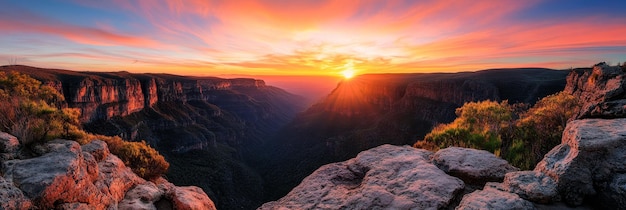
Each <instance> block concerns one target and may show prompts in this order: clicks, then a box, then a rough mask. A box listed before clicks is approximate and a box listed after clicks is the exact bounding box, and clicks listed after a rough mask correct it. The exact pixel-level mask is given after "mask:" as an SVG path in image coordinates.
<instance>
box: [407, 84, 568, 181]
mask: <svg viewBox="0 0 626 210" xmlns="http://www.w3.org/2000/svg"><path fill="white" fill-rule="evenodd" d="M524 107H526V106H524V105H523V104H514V105H509V104H508V103H507V102H506V101H503V102H501V103H497V102H493V101H483V102H469V103H465V104H464V105H463V106H462V107H461V108H459V109H457V116H458V117H457V119H455V120H454V122H452V123H449V124H442V125H438V126H436V127H435V128H434V129H433V130H432V131H431V132H430V133H428V134H426V136H425V137H424V140H423V141H418V142H417V143H415V145H414V147H417V148H424V149H431V150H437V149H439V148H446V147H449V146H459V147H468V148H475V149H483V150H487V151H490V152H494V154H496V155H497V156H501V157H502V158H504V159H506V160H507V161H509V163H511V164H512V165H514V166H516V167H519V168H521V169H531V168H532V167H534V165H535V164H537V162H539V160H541V158H543V156H544V155H545V154H546V153H547V152H548V151H550V150H551V149H552V148H553V147H555V146H556V145H558V144H559V143H560V142H561V135H562V133H563V130H564V129H565V126H566V124H567V122H568V121H569V120H571V119H572V118H573V117H574V115H575V114H576V113H578V111H579V109H580V105H579V103H578V100H577V99H576V98H575V97H574V96H572V95H569V94H567V93H564V92H559V93H556V94H553V95H549V96H546V97H544V98H542V99H541V100H539V101H538V102H537V103H536V104H535V105H534V106H533V107H531V108H530V109H528V110H526V111H519V110H520V109H522V108H524ZM517 112H521V114H519V119H515V118H516V116H517V115H518V114H516V113H517Z"/></svg>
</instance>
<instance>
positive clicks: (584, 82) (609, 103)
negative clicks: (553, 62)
mask: <svg viewBox="0 0 626 210" xmlns="http://www.w3.org/2000/svg"><path fill="white" fill-rule="evenodd" d="M565 92H567V93H569V94H572V95H574V96H576V98H579V99H580V100H581V101H582V102H583V104H582V108H581V111H580V113H578V114H577V115H576V116H575V117H576V118H577V119H581V118H622V117H626V112H625V111H624V110H625V109H624V107H625V106H626V75H625V74H624V71H623V70H622V69H621V68H620V67H617V66H609V65H606V64H604V63H600V64H598V65H595V66H594V67H593V68H590V69H575V70H573V71H572V72H571V73H570V74H569V75H568V76H567V86H566V87H565Z"/></svg>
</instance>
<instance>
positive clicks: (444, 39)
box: [0, 0, 626, 75]
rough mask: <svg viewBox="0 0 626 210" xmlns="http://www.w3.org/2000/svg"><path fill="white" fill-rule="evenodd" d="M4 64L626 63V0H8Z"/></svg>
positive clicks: (183, 67) (320, 69) (394, 66)
mask: <svg viewBox="0 0 626 210" xmlns="http://www.w3.org/2000/svg"><path fill="white" fill-rule="evenodd" d="M0 5H1V8H0V65H7V64H23V65H32V66H37V67H45V68H64V69H71V70H90V71H120V70H126V71H131V72H167V73H174V74H184V75H341V72H343V71H345V70H354V71H355V72H356V74H363V73H406V72H454V71H468V70H479V69H487V68H500V67H548V68H557V69H565V68H570V67H579V66H590V65H593V64H594V63H597V62H600V61H607V62H610V63H612V64H616V63H618V62H623V61H626V1H624V0H613V1H607V0H605V1H589V0H553V1H541V0H524V1H522V0H510V1H509V0H467V1H466V0H459V1H428V0H423V1H419V0H404V1H393V0H390V1H382V0H380V1H356V0H342V1H325V0H302V1H295V0H294V1H291V0H289V1H288V0H263V1H243V0H241V1H240V0H224V1H219V0H162V1H157V0H107V1H104V0H91V1H89V0H32V1H29V0H0Z"/></svg>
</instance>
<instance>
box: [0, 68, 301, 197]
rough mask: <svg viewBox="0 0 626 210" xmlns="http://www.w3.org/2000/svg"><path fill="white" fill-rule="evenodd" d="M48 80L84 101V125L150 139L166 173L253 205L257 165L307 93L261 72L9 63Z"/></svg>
mask: <svg viewBox="0 0 626 210" xmlns="http://www.w3.org/2000/svg"><path fill="white" fill-rule="evenodd" d="M0 71H17V72H20V73H23V74H26V75H29V76H31V77H33V78H35V79H38V80H40V81H42V82H43V83H44V84H48V85H50V86H52V87H54V88H55V89H56V90H58V91H59V92H60V93H62V94H63V96H64V98H65V101H64V103H65V104H64V106H66V107H70V108H77V109H80V111H81V113H82V115H81V122H82V125H83V129H85V130H86V131H88V132H91V133H95V134H104V135H108V136H120V137H122V138H124V139H126V140H129V141H142V140H144V141H146V142H147V143H148V144H149V145H151V146H152V147H154V148H155V149H157V150H158V151H159V152H160V153H161V154H162V155H163V156H165V158H166V160H167V161H168V162H170V163H172V164H171V167H170V169H169V172H168V173H167V174H166V175H167V179H168V180H169V181H171V182H173V183H175V184H178V185H195V186H199V187H201V188H202V189H203V190H204V191H205V192H206V193H207V194H208V195H209V197H211V198H212V199H213V201H214V202H215V205H216V206H218V207H219V208H225V209H250V208H254V207H256V206H258V205H260V203H261V202H262V201H263V193H262V192H263V186H262V183H263V181H262V179H261V177H260V175H259V173H258V172H257V170H256V169H255V168H253V167H251V166H254V165H255V164H254V163H255V162H258V161H259V159H260V158H259V157H258V156H261V154H262V151H260V148H262V145H264V144H266V143H267V142H265V140H267V139H268V138H269V136H271V135H272V134H273V133H275V132H276V130H277V129H278V128H280V127H282V126H283V125H284V124H286V123H287V122H288V121H289V120H291V119H292V118H293V116H294V115H295V113H297V112H298V111H300V110H303V109H304V107H303V106H304V101H306V100H304V99H303V98H302V97H300V96H296V95H293V94H290V93H288V92H286V91H284V90H282V89H279V88H276V87H272V86H267V85H265V83H264V82H263V81H262V80H255V79H245V78H241V79H222V78H216V77H185V76H177V75H168V74H132V73H128V72H76V71H68V70H58V69H43V68H36V67H29V66H3V67H0Z"/></svg>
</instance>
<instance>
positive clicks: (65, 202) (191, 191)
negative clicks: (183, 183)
mask: <svg viewBox="0 0 626 210" xmlns="http://www.w3.org/2000/svg"><path fill="white" fill-rule="evenodd" d="M35 150H36V153H37V154H38V156H34V157H29V156H28V155H26V154H27V153H25V152H24V151H23V150H21V145H20V144H19V141H18V140H17V139H16V138H15V137H13V136H11V135H9V134H6V133H0V154H1V156H0V164H1V169H0V172H1V173H0V175H1V176H0V186H1V188H2V189H3V190H2V191H0V209H118V208H119V209H155V208H156V207H157V206H158V207H161V208H169V209H215V205H214V204H213V202H212V201H211V199H209V197H208V196H207V195H206V193H204V191H202V190H201V189H200V188H198V187H193V186H190V187H178V186H174V185H173V184H171V183H169V182H167V181H166V180H164V179H159V180H157V181H156V183H153V182H150V181H146V180H144V179H142V178H140V177H139V176H137V175H136V174H134V173H133V172H132V170H131V169H130V168H128V167H126V166H125V165H124V163H123V162H122V161H121V160H120V159H119V158H117V157H116V156H115V155H113V154H111V153H109V150H108V148H107V145H106V143H104V142H103V141H99V140H94V141H92V142H91V143H89V144H86V145H83V146H80V145H79V144H78V143H77V142H74V141H68V140H60V139H57V140H53V141H50V142H47V143H45V144H43V145H39V146H36V149H35Z"/></svg>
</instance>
